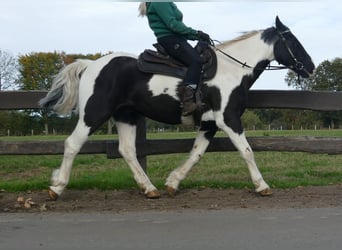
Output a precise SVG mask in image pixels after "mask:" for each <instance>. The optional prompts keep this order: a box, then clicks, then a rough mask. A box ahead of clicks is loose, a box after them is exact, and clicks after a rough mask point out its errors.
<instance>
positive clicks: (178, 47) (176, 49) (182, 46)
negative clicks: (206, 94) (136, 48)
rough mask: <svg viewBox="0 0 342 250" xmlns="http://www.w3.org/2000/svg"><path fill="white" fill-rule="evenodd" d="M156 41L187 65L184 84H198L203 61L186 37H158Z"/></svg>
mask: <svg viewBox="0 0 342 250" xmlns="http://www.w3.org/2000/svg"><path fill="white" fill-rule="evenodd" d="M158 43H160V44H161V45H162V46H163V47H164V49H165V50H166V52H167V53H168V54H169V55H170V56H172V57H173V58H175V59H177V60H179V61H180V62H182V63H183V64H184V65H185V66H187V67H188V71H187V73H186V76H185V78H184V84H186V85H190V84H195V85H198V84H199V81H200V75H201V71H202V67H203V63H202V60H201V57H200V55H199V53H198V52H197V50H196V49H194V48H193V47H192V46H191V45H190V44H189V43H188V42H187V40H186V39H184V38H182V37H178V36H167V37H162V38H159V39H158Z"/></svg>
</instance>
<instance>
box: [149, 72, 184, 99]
mask: <svg viewBox="0 0 342 250" xmlns="http://www.w3.org/2000/svg"><path fill="white" fill-rule="evenodd" d="M180 81H181V80H180V79H177V78H174V77H171V76H163V75H154V76H153V77H152V78H151V80H150V81H149V83H148V87H149V90H150V91H151V92H152V95H153V96H158V95H169V96H171V97H172V98H174V99H175V100H179V97H178V95H177V85H178V84H179V82H180Z"/></svg>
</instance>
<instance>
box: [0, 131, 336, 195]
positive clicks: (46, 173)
mask: <svg viewBox="0 0 342 250" xmlns="http://www.w3.org/2000/svg"><path fill="white" fill-rule="evenodd" d="M246 134H247V136H301V135H303V136H304V135H305V136H334V137H335V136H341V135H342V131H341V130H324V131H322V130H320V131H247V132H246ZM194 136H195V133H194V132H189V133H159V134H148V138H149V139H157V138H158V139H160V138H165V139H169V138H193V137H194ZM217 136H223V134H222V133H221V132H220V133H218V135H217ZM65 138H66V136H58V137H55V136H49V137H47V136H34V137H16V138H13V137H2V138H0V140H59V139H60V140H63V139H65ZM92 138H93V139H110V138H114V139H115V138H116V136H111V137H108V136H98V135H97V136H94V137H92ZM186 157H187V154H168V155H158V156H149V157H148V158H147V159H148V162H147V165H148V174H149V176H150V178H151V180H152V182H153V183H154V184H156V186H157V187H159V188H163V185H164V182H165V179H166V177H167V176H168V174H169V173H170V171H172V170H173V169H174V168H175V167H176V166H178V165H179V164H181V163H182V161H184V160H185V159H186ZM255 158H256V162H257V164H258V166H259V169H260V171H261V173H262V174H263V176H264V179H265V180H266V182H268V183H269V184H270V185H271V187H276V188H291V187H296V186H306V185H328V184H337V183H342V155H326V154H309V153H299V152H298V153H288V152H256V153H255ZM61 160H62V156H61V155H58V156H0V189H4V190H7V191H24V190H37V189H46V188H47V187H48V186H49V179H50V177H51V173H52V171H53V169H55V168H58V167H59V165H60V163H61ZM200 186H205V187H217V188H228V187H233V188H243V187H250V188H252V187H253V184H252V182H251V180H250V177H249V173H248V170H247V167H246V164H245V163H244V161H243V160H242V159H241V157H240V156H239V153H238V152H224V153H222V152H219V153H206V154H205V155H204V157H203V159H202V160H201V162H200V163H199V164H198V165H197V166H195V167H194V168H193V170H192V171H191V172H190V173H189V175H188V177H187V178H186V179H185V180H184V181H183V182H182V184H181V188H191V187H200ZM68 188H74V189H89V188H99V189H130V188H137V185H136V184H135V181H134V179H133V177H132V174H131V172H130V170H129V168H128V166H127V165H126V163H125V162H124V161H123V160H122V159H114V160H112V159H107V158H106V156H105V155H79V156H77V157H76V160H75V162H74V167H73V171H72V176H71V180H70V184H69V185H68Z"/></svg>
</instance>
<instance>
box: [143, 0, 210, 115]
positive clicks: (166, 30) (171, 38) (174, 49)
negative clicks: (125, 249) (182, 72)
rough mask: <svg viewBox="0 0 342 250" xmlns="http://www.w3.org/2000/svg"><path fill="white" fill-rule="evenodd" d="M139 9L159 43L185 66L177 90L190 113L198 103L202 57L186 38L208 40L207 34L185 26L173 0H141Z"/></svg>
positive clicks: (183, 104) (185, 112)
mask: <svg viewBox="0 0 342 250" xmlns="http://www.w3.org/2000/svg"><path fill="white" fill-rule="evenodd" d="M139 10H140V16H145V15H146V16H147V18H148V23H149V26H150V28H151V29H152V30H153V32H154V34H155V36H156V37H157V41H158V43H159V44H161V45H162V46H163V47H164V49H165V50H166V52H167V53H168V54H169V55H170V56H172V57H173V58H175V59H177V60H179V61H180V62H182V63H183V64H184V65H185V66H187V67H188V70H187V73H186V76H185V78H184V80H183V82H182V84H181V85H180V86H179V88H178V94H179V97H180V101H181V107H182V108H183V111H182V115H190V114H191V113H192V112H193V111H194V110H195V109H196V107H197V106H196V104H195V103H194V93H195V90H196V88H197V86H198V85H199V83H200V74H201V71H202V67H203V61H202V59H201V58H200V56H199V53H198V52H197V51H196V49H194V48H193V47H192V46H191V45H190V44H189V43H188V42H187V40H204V41H209V39H210V37H209V35H208V34H206V33H204V32H202V31H197V30H194V29H192V28H190V27H188V26H186V25H185V24H184V23H183V21H182V20H183V14H182V12H181V11H180V10H179V9H178V8H177V6H176V5H175V4H174V3H173V2H146V3H145V2H142V3H141V4H140V6H139Z"/></svg>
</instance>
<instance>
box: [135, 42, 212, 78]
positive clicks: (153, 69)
mask: <svg viewBox="0 0 342 250" xmlns="http://www.w3.org/2000/svg"><path fill="white" fill-rule="evenodd" d="M153 46H154V47H155V48H156V49H157V51H154V50H151V49H146V50H145V51H144V52H143V53H141V54H140V55H139V57H138V68H139V70H141V71H143V72H147V73H157V74H162V75H168V76H174V77H177V78H180V79H184V77H185V74H186V72H187V67H186V66H185V65H184V64H182V63H181V62H179V61H178V60H176V59H174V58H172V57H171V56H170V55H168V54H167V52H166V51H165V49H164V48H163V47H162V46H161V45H160V44H159V43H156V44H153ZM195 49H196V50H197V51H198V53H199V54H200V57H201V58H202V60H203V69H202V74H201V79H202V81H205V80H210V79H212V78H213V77H214V76H215V74H216V70H217V57H216V53H215V51H214V50H213V49H212V48H211V47H210V46H208V45H206V46H203V45H201V42H199V43H198V44H197V45H196V47H195Z"/></svg>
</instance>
